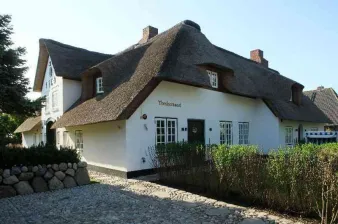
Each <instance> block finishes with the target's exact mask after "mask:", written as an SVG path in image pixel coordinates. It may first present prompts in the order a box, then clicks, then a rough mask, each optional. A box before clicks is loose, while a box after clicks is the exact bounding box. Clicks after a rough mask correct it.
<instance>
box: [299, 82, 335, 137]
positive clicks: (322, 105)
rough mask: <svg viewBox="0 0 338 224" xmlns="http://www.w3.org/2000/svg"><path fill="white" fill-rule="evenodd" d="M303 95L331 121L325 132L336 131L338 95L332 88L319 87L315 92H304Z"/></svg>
mask: <svg viewBox="0 0 338 224" xmlns="http://www.w3.org/2000/svg"><path fill="white" fill-rule="evenodd" d="M304 94H305V95H306V96H307V97H308V98H309V99H310V100H311V101H312V102H314V104H316V106H317V107H318V108H319V109H321V110H322V111H323V113H324V114H325V115H326V116H327V117H328V118H329V119H330V120H331V122H332V123H331V124H327V125H326V126H325V128H326V130H331V131H338V95H337V93H336V91H334V89H333V88H324V87H323V86H319V87H318V88H317V89H316V90H311V91H304Z"/></svg>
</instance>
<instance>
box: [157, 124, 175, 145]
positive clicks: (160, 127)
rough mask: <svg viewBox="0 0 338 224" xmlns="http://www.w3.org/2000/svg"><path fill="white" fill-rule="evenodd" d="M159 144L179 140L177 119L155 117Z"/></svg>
mask: <svg viewBox="0 0 338 224" xmlns="http://www.w3.org/2000/svg"><path fill="white" fill-rule="evenodd" d="M155 124H156V136H155V141H156V145H157V144H167V143H173V142H176V141H177V119H176V118H155Z"/></svg>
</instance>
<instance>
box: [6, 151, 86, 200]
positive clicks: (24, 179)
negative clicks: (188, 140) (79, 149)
mask: <svg viewBox="0 0 338 224" xmlns="http://www.w3.org/2000/svg"><path fill="white" fill-rule="evenodd" d="M0 167H1V169H0V198H5V197H11V196H15V195H26V194H32V193H34V192H45V191H49V190H59V189H63V188H71V187H75V186H80V185H85V184H89V183H90V179H89V175H88V171H87V163H86V162H80V161H79V158H78V154H77V153H76V151H75V150H72V149H69V148H61V149H60V150H58V149H57V148H56V147H55V146H42V145H41V146H37V147H31V148H29V149H26V148H24V149H21V148H6V147H3V148H1V149H0Z"/></svg>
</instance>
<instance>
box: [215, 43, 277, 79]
mask: <svg viewBox="0 0 338 224" xmlns="http://www.w3.org/2000/svg"><path fill="white" fill-rule="evenodd" d="M213 45H214V44H213ZM214 46H215V47H216V48H218V49H219V50H221V51H226V52H227V53H229V54H232V55H234V56H236V57H239V58H241V59H244V60H246V61H248V62H251V63H254V64H256V65H259V66H260V67H262V68H264V69H268V70H270V71H272V72H275V73H277V74H279V75H280V73H279V71H277V70H275V69H272V68H268V67H265V66H263V65H261V64H260V63H258V62H256V61H253V60H251V59H249V58H246V57H244V56H242V55H239V54H237V53H235V52H232V51H229V50H227V49H224V48H222V47H219V46H217V45H214Z"/></svg>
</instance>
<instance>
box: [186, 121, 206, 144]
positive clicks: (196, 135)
mask: <svg viewBox="0 0 338 224" xmlns="http://www.w3.org/2000/svg"><path fill="white" fill-rule="evenodd" d="M204 133H205V130H204V120H195V119H188V142H189V143H201V144H205V137H204Z"/></svg>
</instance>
